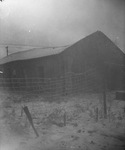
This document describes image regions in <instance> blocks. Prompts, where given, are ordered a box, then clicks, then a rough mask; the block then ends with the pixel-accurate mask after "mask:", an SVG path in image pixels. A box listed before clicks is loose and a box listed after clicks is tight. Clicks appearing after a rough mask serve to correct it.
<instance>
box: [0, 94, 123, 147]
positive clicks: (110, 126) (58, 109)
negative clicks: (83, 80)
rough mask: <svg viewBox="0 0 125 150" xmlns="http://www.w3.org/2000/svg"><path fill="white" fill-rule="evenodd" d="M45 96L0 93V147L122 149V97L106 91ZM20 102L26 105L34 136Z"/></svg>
mask: <svg viewBox="0 0 125 150" xmlns="http://www.w3.org/2000/svg"><path fill="white" fill-rule="evenodd" d="M106 99H107V119H104V117H103V94H102V93H99V94H92V93H88V94H81V95H76V96H69V97H68V96H67V97H61V98H59V99H56V100H55V101H54V100H46V99H45V98H43V97H42V96H40V95H34V96H32V95H19V94H14V93H5V92H4V93H3V92H1V93H0V100H1V102H0V150H124V149H125V144H124V143H125V101H118V100H115V93H113V92H112V93H107V97H106ZM22 106H27V107H28V109H29V111H30V113H31V115H32V119H33V122H34V126H35V128H36V130H37V132H38V134H39V137H36V135H35V133H34V131H33V129H32V127H31V125H30V123H29V121H28V119H27V117H26V115H25V113H24V112H23V109H22Z"/></svg>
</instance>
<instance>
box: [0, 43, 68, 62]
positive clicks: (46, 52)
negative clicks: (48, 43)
mask: <svg viewBox="0 0 125 150" xmlns="http://www.w3.org/2000/svg"><path fill="white" fill-rule="evenodd" d="M67 47H68V46H65V47H57V48H44V49H42V48H33V49H30V50H26V51H22V52H17V53H13V54H11V55H8V56H6V57H4V58H2V59H0V64H5V63H8V62H12V61H16V60H26V59H33V58H39V57H45V56H50V55H56V54H59V53H61V52H62V51H64V50H65V49H66V48H67Z"/></svg>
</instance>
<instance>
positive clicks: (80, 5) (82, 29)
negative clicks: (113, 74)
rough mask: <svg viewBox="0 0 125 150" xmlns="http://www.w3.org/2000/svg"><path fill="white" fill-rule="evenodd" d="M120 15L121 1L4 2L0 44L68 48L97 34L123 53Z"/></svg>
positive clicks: (124, 22)
mask: <svg viewBox="0 0 125 150" xmlns="http://www.w3.org/2000/svg"><path fill="white" fill-rule="evenodd" d="M124 14H125V1H124V0H4V1H3V2H0V44H8V45H9V44H16V45H18V44H19V45H32V46H41V47H46V46H58V45H69V44H72V43H74V42H76V41H78V40H80V39H81V38H84V37H85V36H87V35H89V34H91V33H93V32H95V31H97V30H100V31H102V32H104V33H105V34H106V35H107V36H108V37H109V38H110V39H111V40H112V41H115V42H116V43H117V45H118V46H119V47H120V48H121V49H122V50H123V51H124V52H125V41H124V40H125V15H124ZM0 48H1V51H0V52H1V54H0V56H1V57H3V56H4V55H5V50H4V52H3V51H2V46H1V47H0ZM12 49H13V48H12V46H11V47H10V51H11V50H12ZM17 50H18V49H17Z"/></svg>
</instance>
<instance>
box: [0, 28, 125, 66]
mask: <svg viewBox="0 0 125 150" xmlns="http://www.w3.org/2000/svg"><path fill="white" fill-rule="evenodd" d="M73 47H74V48H73ZM73 49H74V50H75V51H76V49H77V53H78V51H79V49H82V50H83V51H84V54H85V55H86V56H87V57H88V56H89V55H91V58H92V57H95V58H97V57H98V59H99V58H100V59H102V60H103V61H104V62H105V61H106V63H108V62H107V61H109V62H110V63H114V62H115V63H118V64H123V63H124V62H125V54H124V53H123V52H122V51H121V50H120V49H119V48H118V47H117V46H116V45H115V44H114V43H113V42H112V41H111V40H110V39H109V38H108V37H107V36H106V35H105V34H104V33H102V32H101V31H96V32H94V33H92V34H90V35H88V36H87V37H85V38H83V39H81V40H79V41H78V42H76V43H74V44H73V45H71V46H65V47H57V48H45V49H42V48H33V49H30V50H27V51H22V52H17V53H14V54H11V55H9V56H6V57H4V58H2V59H0V64H5V63H9V62H12V61H17V60H28V59H34V58H40V57H45V56H50V55H56V54H60V53H61V52H62V53H63V54H64V53H65V54H67V53H68V51H70V50H72V51H71V53H72V52H73ZM88 54H89V55H88ZM96 55H97V56H96ZM123 65H124V64H123Z"/></svg>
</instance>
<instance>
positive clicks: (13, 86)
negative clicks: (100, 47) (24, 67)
mask: <svg viewBox="0 0 125 150" xmlns="http://www.w3.org/2000/svg"><path fill="white" fill-rule="evenodd" d="M102 87H103V86H102V79H101V76H100V74H99V73H98V72H97V70H96V68H93V69H90V70H88V71H86V72H84V73H74V72H68V73H65V74H64V75H63V76H60V77H57V78H0V88H1V90H5V91H7V90H8V91H11V92H19V93H25V94H42V95H43V96H45V97H51V98H55V97H59V96H65V95H71V94H78V93H81V92H98V91H100V90H101V89H102Z"/></svg>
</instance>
